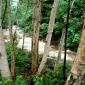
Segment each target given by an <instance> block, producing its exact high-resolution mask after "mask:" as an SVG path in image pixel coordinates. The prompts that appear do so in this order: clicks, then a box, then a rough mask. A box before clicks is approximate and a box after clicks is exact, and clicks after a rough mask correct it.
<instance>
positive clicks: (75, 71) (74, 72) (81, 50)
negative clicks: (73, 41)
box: [65, 15, 85, 85]
mask: <svg viewBox="0 0 85 85" xmlns="http://www.w3.org/2000/svg"><path fill="white" fill-rule="evenodd" d="M65 85H85V15H84V24H83V29H82V34H81V38H80V43H79V47H78V51H77V55H76V57H75V59H74V63H73V66H72V69H71V74H70V75H69V77H68V79H67V81H66V84H65Z"/></svg>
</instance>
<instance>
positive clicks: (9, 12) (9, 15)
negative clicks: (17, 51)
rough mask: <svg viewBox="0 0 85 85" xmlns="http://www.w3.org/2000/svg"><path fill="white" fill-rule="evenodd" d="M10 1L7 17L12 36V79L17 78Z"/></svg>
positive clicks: (8, 0)
mask: <svg viewBox="0 0 85 85" xmlns="http://www.w3.org/2000/svg"><path fill="white" fill-rule="evenodd" d="M10 8H11V7H10V0H7V15H8V29H9V34H10V45H11V77H12V79H13V78H14V76H15V71H14V70H15V59H14V41H13V35H12V23H11V9H10Z"/></svg>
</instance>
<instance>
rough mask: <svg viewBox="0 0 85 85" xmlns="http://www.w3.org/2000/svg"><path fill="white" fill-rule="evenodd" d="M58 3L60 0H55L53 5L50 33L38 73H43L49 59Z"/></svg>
mask: <svg viewBox="0 0 85 85" xmlns="http://www.w3.org/2000/svg"><path fill="white" fill-rule="evenodd" d="M58 3H59V0H54V3H53V7H52V10H51V15H50V21H49V27H48V34H47V37H46V44H45V49H44V54H43V58H42V61H41V64H40V66H39V68H38V72H37V74H41V72H42V70H43V68H44V66H45V63H46V61H47V57H48V53H49V47H50V42H51V37H52V32H53V28H54V23H55V17H56V11H57V8H58Z"/></svg>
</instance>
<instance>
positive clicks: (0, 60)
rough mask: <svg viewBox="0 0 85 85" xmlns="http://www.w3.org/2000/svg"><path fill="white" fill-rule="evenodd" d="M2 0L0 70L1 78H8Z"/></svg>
mask: <svg viewBox="0 0 85 85" xmlns="http://www.w3.org/2000/svg"><path fill="white" fill-rule="evenodd" d="M1 22H2V0H0V70H1V75H2V78H8V77H9V78H10V70H9V65H8V61H7V55H6V50H5V44H4V40H3V31H2V23H1Z"/></svg>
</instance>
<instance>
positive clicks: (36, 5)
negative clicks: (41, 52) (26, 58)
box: [31, 0, 41, 74]
mask: <svg viewBox="0 0 85 85" xmlns="http://www.w3.org/2000/svg"><path fill="white" fill-rule="evenodd" d="M40 15H41V1H40V0H33V16H32V29H33V34H32V67H31V70H32V73H33V74H34V73H36V71H37V69H38V42H39V26H40Z"/></svg>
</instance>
